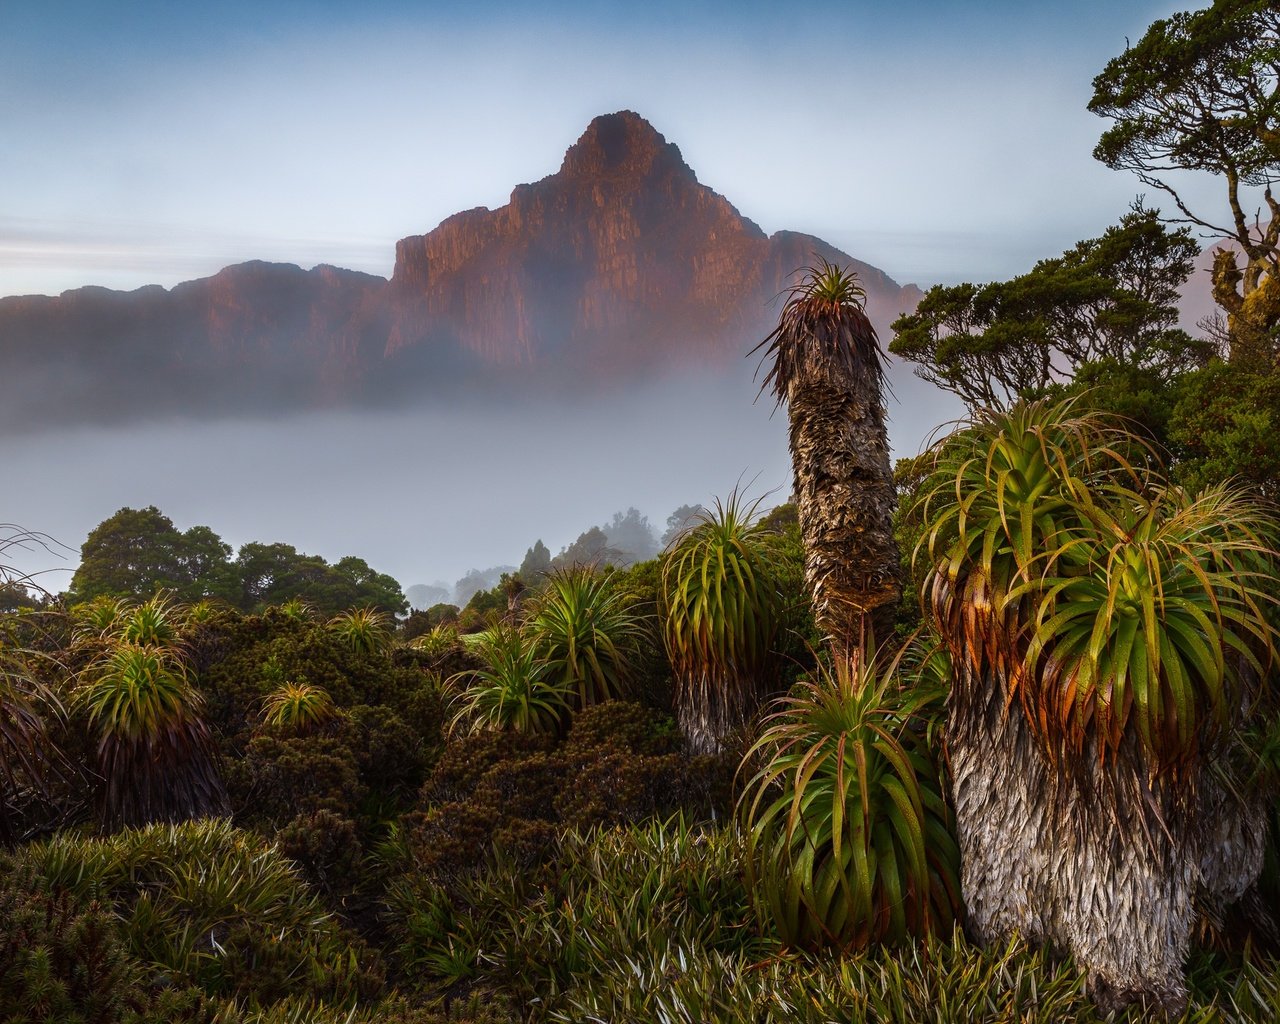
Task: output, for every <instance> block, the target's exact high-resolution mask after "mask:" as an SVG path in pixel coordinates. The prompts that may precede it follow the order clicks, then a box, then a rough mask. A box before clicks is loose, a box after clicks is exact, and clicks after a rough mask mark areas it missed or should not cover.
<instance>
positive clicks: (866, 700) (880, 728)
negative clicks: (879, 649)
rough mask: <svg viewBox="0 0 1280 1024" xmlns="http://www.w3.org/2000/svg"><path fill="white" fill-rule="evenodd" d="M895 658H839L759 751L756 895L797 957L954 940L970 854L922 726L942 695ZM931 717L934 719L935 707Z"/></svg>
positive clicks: (795, 693)
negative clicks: (885, 662) (912, 939)
mask: <svg viewBox="0 0 1280 1024" xmlns="http://www.w3.org/2000/svg"><path fill="white" fill-rule="evenodd" d="M898 666H899V660H898V659H894V661H893V662H892V663H891V664H890V665H889V667H888V668H887V669H886V670H885V671H884V672H883V673H882V674H881V675H879V676H877V675H876V670H875V668H874V666H873V665H870V664H867V663H863V662H861V661H858V662H850V661H846V660H839V661H837V662H836V664H835V666H834V668H828V667H826V666H825V665H820V666H819V669H818V672H817V673H816V674H815V677H814V678H813V679H812V680H811V681H805V682H801V683H799V684H797V686H796V687H795V688H793V690H792V692H791V694H789V695H788V696H786V697H784V698H782V699H781V700H780V701H779V709H778V710H777V711H776V712H775V713H774V714H773V715H771V716H770V717H769V719H767V721H766V728H765V731H764V733H763V734H762V735H761V737H760V739H759V740H757V741H756V743H755V745H754V746H753V747H752V750H751V754H750V755H749V756H751V757H759V758H760V759H761V760H762V761H763V766H762V767H761V768H760V769H759V771H758V772H757V773H756V775H755V777H754V778H753V779H752V780H751V782H750V784H749V786H748V791H747V794H746V795H744V797H743V807H744V810H745V817H746V823H747V834H748V849H749V870H750V874H751V878H752V882H753V884H752V889H753V891H754V892H755V893H756V894H757V896H758V901H759V905H760V909H761V912H762V914H763V915H764V917H765V918H766V919H767V920H768V921H769V922H770V923H771V924H772V926H773V928H774V929H775V930H776V932H777V934H778V935H779V937H780V938H781V939H782V941H783V942H785V943H786V944H787V945H789V946H793V947H798V948H807V949H815V948H819V947H822V946H826V945H832V946H835V947H837V948H841V949H861V948H865V947H866V946H868V945H871V944H873V943H879V942H899V941H901V940H903V939H904V938H906V937H907V936H909V935H912V936H926V935H929V934H931V933H946V932H948V931H950V929H951V926H952V923H953V921H954V920H955V916H956V912H957V909H958V907H959V904H960V878H959V875H960V853H959V849H958V847H957V845H956V841H955V839H954V838H953V836H952V822H951V815H950V812H949V810H948V808H947V805H946V802H945V800H944V798H943V787H942V782H941V779H940V777H939V771H938V768H937V767H936V766H935V764H934V761H933V758H932V756H931V753H930V751H929V749H928V747H927V746H926V744H925V743H924V741H923V740H922V738H921V735H920V732H918V731H917V727H918V722H917V716H919V715H920V714H921V713H922V712H924V711H925V708H926V706H927V705H928V704H929V703H930V702H932V703H933V704H935V705H939V704H940V700H939V697H940V694H939V693H937V692H933V691H932V690H931V689H930V688H928V687H922V686H920V685H919V682H918V680H917V681H916V683H915V685H914V686H911V687H909V688H908V687H907V685H906V684H905V683H904V682H903V681H900V680H899V679H898V678H897V671H898ZM932 713H933V714H937V709H935V710H934V711H933V712H932Z"/></svg>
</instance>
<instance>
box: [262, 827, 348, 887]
mask: <svg viewBox="0 0 1280 1024" xmlns="http://www.w3.org/2000/svg"><path fill="white" fill-rule="evenodd" d="M276 840H277V842H278V843H279V844H280V852H281V853H283V854H284V855H285V856H286V857H288V858H289V859H290V860H291V861H293V863H294V864H296V865H297V866H298V869H299V870H300V871H301V872H302V873H303V875H304V876H305V877H306V879H307V880H308V881H309V882H311V883H312V884H313V885H316V886H317V887H319V888H320V889H322V890H323V891H325V892H330V893H334V892H349V891H351V890H352V889H354V888H355V887H356V885H357V884H358V883H359V880H360V869H361V867H362V866H363V852H364V851H363V847H362V845H361V842H360V832H359V828H358V826H357V825H356V823H355V822H354V821H352V820H351V819H350V818H344V817H342V816H341V815H339V814H334V813H333V812H332V811H328V810H314V811H310V812H307V813H303V814H299V815H298V816H297V817H296V818H294V819H293V820H292V821H291V822H289V823H288V824H287V825H285V826H284V828H282V829H281V830H280V832H279V834H278V835H277V837H276Z"/></svg>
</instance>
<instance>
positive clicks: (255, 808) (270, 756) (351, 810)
mask: <svg viewBox="0 0 1280 1024" xmlns="http://www.w3.org/2000/svg"><path fill="white" fill-rule="evenodd" d="M227 781H228V789H229V790H230V792H231V803H232V807H233V808H234V810H235V812H236V816H237V818H238V819H239V820H243V821H245V822H249V823H260V824H269V825H273V826H275V827H279V826H280V825H282V824H283V823H284V822H286V821H289V820H291V819H292V818H293V817H294V816H295V815H298V814H309V813H312V812H315V811H321V810H325V811H331V812H332V813H334V814H338V815H342V816H344V817H352V816H354V815H355V813H356V810H357V808H358V807H359V806H360V803H361V801H362V800H363V799H364V798H365V796H366V794H367V792H368V790H367V788H366V787H365V786H364V784H363V783H362V782H361V781H360V765H359V762H358V761H357V759H356V754H355V752H354V751H353V750H352V749H351V747H350V746H349V745H348V744H347V743H346V742H344V740H343V739H342V738H340V737H338V736H275V735H270V734H264V735H262V736H256V737H254V738H253V740H251V741H250V742H249V745H248V747H247V748H246V749H245V752H244V758H243V760H241V761H240V762H238V763H235V764H233V765H231V766H230V768H229V770H228V772H227Z"/></svg>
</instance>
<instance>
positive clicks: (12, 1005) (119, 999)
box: [0, 862, 145, 1024]
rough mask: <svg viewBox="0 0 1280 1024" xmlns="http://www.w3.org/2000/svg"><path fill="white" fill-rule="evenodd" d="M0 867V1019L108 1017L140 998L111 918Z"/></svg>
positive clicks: (120, 1016) (74, 1023) (70, 1022)
mask: <svg viewBox="0 0 1280 1024" xmlns="http://www.w3.org/2000/svg"><path fill="white" fill-rule="evenodd" d="M5 868H6V870H5V871H2V872H0V878H2V879H3V881H0V1020H3V1021H6V1022H8V1021H14V1022H17V1021H60V1022H66V1024H78V1022H95V1024H97V1022H104V1024H105V1022H111V1024H114V1022H117V1021H122V1020H124V1019H126V1017H127V1016H128V1015H129V1013H130V1011H132V1010H137V1009H138V1008H140V1007H141V1005H142V1004H143V1003H144V1002H145V996H144V989H143V984H142V979H143V972H142V970H141V969H140V965H139V964H138V963H137V962H136V961H135V960H133V959H132V958H131V957H130V956H129V952H128V948H127V944H126V942H125V938H124V935H123V933H122V929H121V928H120V925H119V922H118V921H117V920H116V918H115V916H114V915H113V914H111V913H110V911H109V910H107V909H106V908H104V907H103V906H102V905H101V904H99V903H97V902H81V901H78V900H76V899H74V898H73V897H72V896H71V895H70V894H68V893H66V892H51V891H47V890H46V889H44V887H43V886H41V885H40V883H39V881H38V880H37V879H36V878H35V877H33V873H32V871H31V870H30V868H29V867H28V866H26V865H17V866H15V865H14V864H13V863H12V862H10V863H8V864H5Z"/></svg>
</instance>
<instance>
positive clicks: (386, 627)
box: [329, 608, 393, 654]
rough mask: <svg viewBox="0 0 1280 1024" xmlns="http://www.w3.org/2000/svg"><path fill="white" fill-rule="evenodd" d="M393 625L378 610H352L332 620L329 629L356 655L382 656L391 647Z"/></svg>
mask: <svg viewBox="0 0 1280 1024" xmlns="http://www.w3.org/2000/svg"><path fill="white" fill-rule="evenodd" d="M392 623H393V620H392V618H391V616H390V615H388V614H387V613H386V612H381V611H378V610H377V609H376V608H351V609H349V610H348V611H345V612H339V613H338V614H337V615H335V616H334V617H333V618H332V619H330V620H329V628H330V629H331V630H333V632H334V635H336V636H337V637H338V638H339V639H340V640H341V641H342V642H343V643H345V644H346V645H347V646H348V647H350V648H351V650H352V651H354V652H355V653H356V654H381V653H382V652H384V651H386V650H387V649H388V648H389V647H390V646H391V643H392V639H393V635H392Z"/></svg>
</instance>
